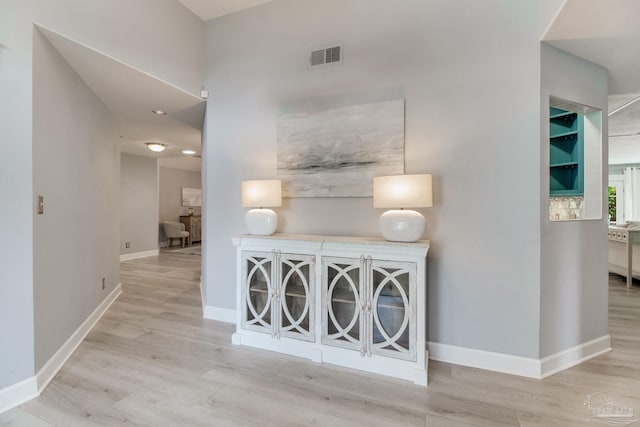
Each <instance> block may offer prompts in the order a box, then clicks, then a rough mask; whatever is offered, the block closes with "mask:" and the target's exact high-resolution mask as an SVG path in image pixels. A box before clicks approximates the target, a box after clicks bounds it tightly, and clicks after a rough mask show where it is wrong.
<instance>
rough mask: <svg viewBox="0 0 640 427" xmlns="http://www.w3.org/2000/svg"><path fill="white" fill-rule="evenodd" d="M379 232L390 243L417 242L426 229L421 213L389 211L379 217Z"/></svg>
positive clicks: (425, 222)
mask: <svg viewBox="0 0 640 427" xmlns="http://www.w3.org/2000/svg"><path fill="white" fill-rule="evenodd" d="M378 224H379V225H380V232H381V233H382V236H383V237H384V238H385V240H388V241H390V242H417V241H418V240H420V238H421V237H422V235H423V234H424V232H425V230H426V229H427V221H426V220H425V219H424V216H422V214H421V213H419V212H416V211H412V210H391V211H386V212H385V213H383V214H382V215H380V221H379V223H378Z"/></svg>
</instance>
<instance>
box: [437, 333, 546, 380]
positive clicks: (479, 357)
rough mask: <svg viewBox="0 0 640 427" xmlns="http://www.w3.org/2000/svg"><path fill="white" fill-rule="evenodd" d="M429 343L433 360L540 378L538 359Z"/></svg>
mask: <svg viewBox="0 0 640 427" xmlns="http://www.w3.org/2000/svg"><path fill="white" fill-rule="evenodd" d="M427 345H428V347H429V356H430V358H431V359H432V360H438V361H440V362H447V363H453V364H454V365H463V366H470V367H473V368H480V369H487V370H489V371H495V372H503V373H505V374H512V375H520V376H522V377H528V378H537V379H539V378H540V361H539V360H538V359H534V358H530V357H521V356H513V355H511V354H504V353H494V352H492V351H484V350H476V349H473V348H466V347H458V346H455V345H449V344H440V343H437V342H428V343H427Z"/></svg>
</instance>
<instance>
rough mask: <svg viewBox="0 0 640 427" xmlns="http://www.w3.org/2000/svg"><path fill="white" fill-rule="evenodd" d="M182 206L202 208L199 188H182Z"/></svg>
mask: <svg viewBox="0 0 640 427" xmlns="http://www.w3.org/2000/svg"><path fill="white" fill-rule="evenodd" d="M182 206H184V207H198V206H202V190H201V189H200V188H188V187H182Z"/></svg>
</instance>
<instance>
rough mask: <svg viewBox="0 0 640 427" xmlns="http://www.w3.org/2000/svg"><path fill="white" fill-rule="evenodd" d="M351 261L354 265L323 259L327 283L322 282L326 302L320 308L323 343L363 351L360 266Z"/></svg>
mask: <svg viewBox="0 0 640 427" xmlns="http://www.w3.org/2000/svg"><path fill="white" fill-rule="evenodd" d="M347 261H348V260H347ZM353 261H355V262H352V263H340V262H331V261H329V260H326V264H325V270H324V273H325V274H326V280H323V283H324V286H326V288H325V289H323V292H324V293H325V296H324V301H325V302H326V305H323V310H324V312H323V316H324V319H323V326H324V328H323V330H324V333H323V335H324V336H323V338H324V339H323V341H324V342H325V343H330V344H331V345H336V346H338V347H346V348H354V349H358V350H362V342H361V337H362V335H363V331H362V322H361V321H360V313H361V305H362V304H363V301H362V299H361V289H360V284H361V282H362V267H361V263H358V260H353Z"/></svg>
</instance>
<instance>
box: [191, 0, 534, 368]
mask: <svg viewBox="0 0 640 427" xmlns="http://www.w3.org/2000/svg"><path fill="white" fill-rule="evenodd" d="M538 32H539V28H538V10H537V2H532V1H528V0H515V1H514V0H487V1H482V2H479V1H477V0H456V1H451V0H434V1H428V2H425V1H423V0H404V1H402V2H390V1H388V0H326V1H322V2H301V1H295V0H279V1H275V2H273V3H269V4H266V5H263V6H260V7H257V8H255V9H251V10H247V11H243V12H240V13H235V14H233V15H230V16H227V17H223V18H220V19H217V20H213V21H210V22H209V23H208V24H207V39H206V40H207V45H206V51H207V68H206V80H205V87H206V89H208V90H209V91H210V92H211V93H212V94H215V95H214V96H212V97H211V98H210V99H209V101H208V105H207V127H206V132H205V139H204V144H205V147H204V150H203V152H204V156H205V164H206V168H205V170H206V171H205V173H206V176H205V185H206V187H207V202H206V206H207V210H206V212H207V217H206V224H205V227H206V235H205V236H206V239H205V253H206V258H205V259H206V261H205V263H204V274H205V283H206V288H207V295H208V300H207V303H208V304H209V305H212V306H217V307H222V308H230V309H232V308H234V306H235V261H236V259H235V251H234V247H233V245H232V243H231V236H233V235H234V234H239V233H243V232H244V226H243V216H244V213H245V212H246V209H243V208H241V206H240V181H241V180H244V179H258V178H273V177H275V176H276V140H277V126H276V125H277V120H278V113H279V110H280V107H281V105H283V104H288V103H290V102H292V101H299V100H308V99H314V98H319V97H325V96H329V97H332V96H333V97H336V98H337V97H340V96H346V97H351V98H352V100H354V101H356V102H358V101H360V100H363V99H367V98H369V99H375V98H377V97H384V96H388V95H389V94H391V93H395V94H399V95H400V97H403V98H404V99H405V100H406V138H405V140H406V147H405V151H406V172H407V173H423V172H427V173H433V174H434V197H435V203H434V207H433V208H430V209H425V210H423V213H424V214H425V216H426V217H427V222H428V224H429V226H428V230H427V232H426V235H425V237H427V238H429V239H431V241H432V249H431V251H430V252H429V262H428V265H429V276H428V288H429V289H428V298H429V301H428V310H429V316H428V323H429V325H428V330H429V332H428V338H429V340H430V341H436V342H440V343H445V344H451V345H457V346H462V347H470V348H475V349H481V350H490V351H496V352H503V353H510V354H514V355H519V356H529V357H538V354H539V352H538V350H539V349H538V338H539V336H538V332H539V282H540V218H539V215H540V199H539V197H538V195H539V191H540V190H539V189H540V145H539V144H540V122H539V120H540V114H539V110H540V86H539V85H540V62H539V61H540V44H539V41H538V40H539V39H538ZM335 41H342V42H344V52H345V57H344V64H342V65H340V66H334V67H326V68H322V69H317V70H310V69H309V67H308V63H307V58H308V52H309V49H310V48H312V47H316V46H322V45H323V44H325V43H331V42H335ZM277 211H278V214H279V218H280V220H281V225H280V227H279V231H280V232H287V233H326V234H345V235H365V236H367V235H368V236H371V235H379V232H378V227H377V221H378V216H379V215H380V214H381V213H382V211H380V210H375V209H373V207H372V200H371V199H370V198H359V199H358V198H344V199H285V200H284V205H283V207H282V208H280V209H277Z"/></svg>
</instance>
